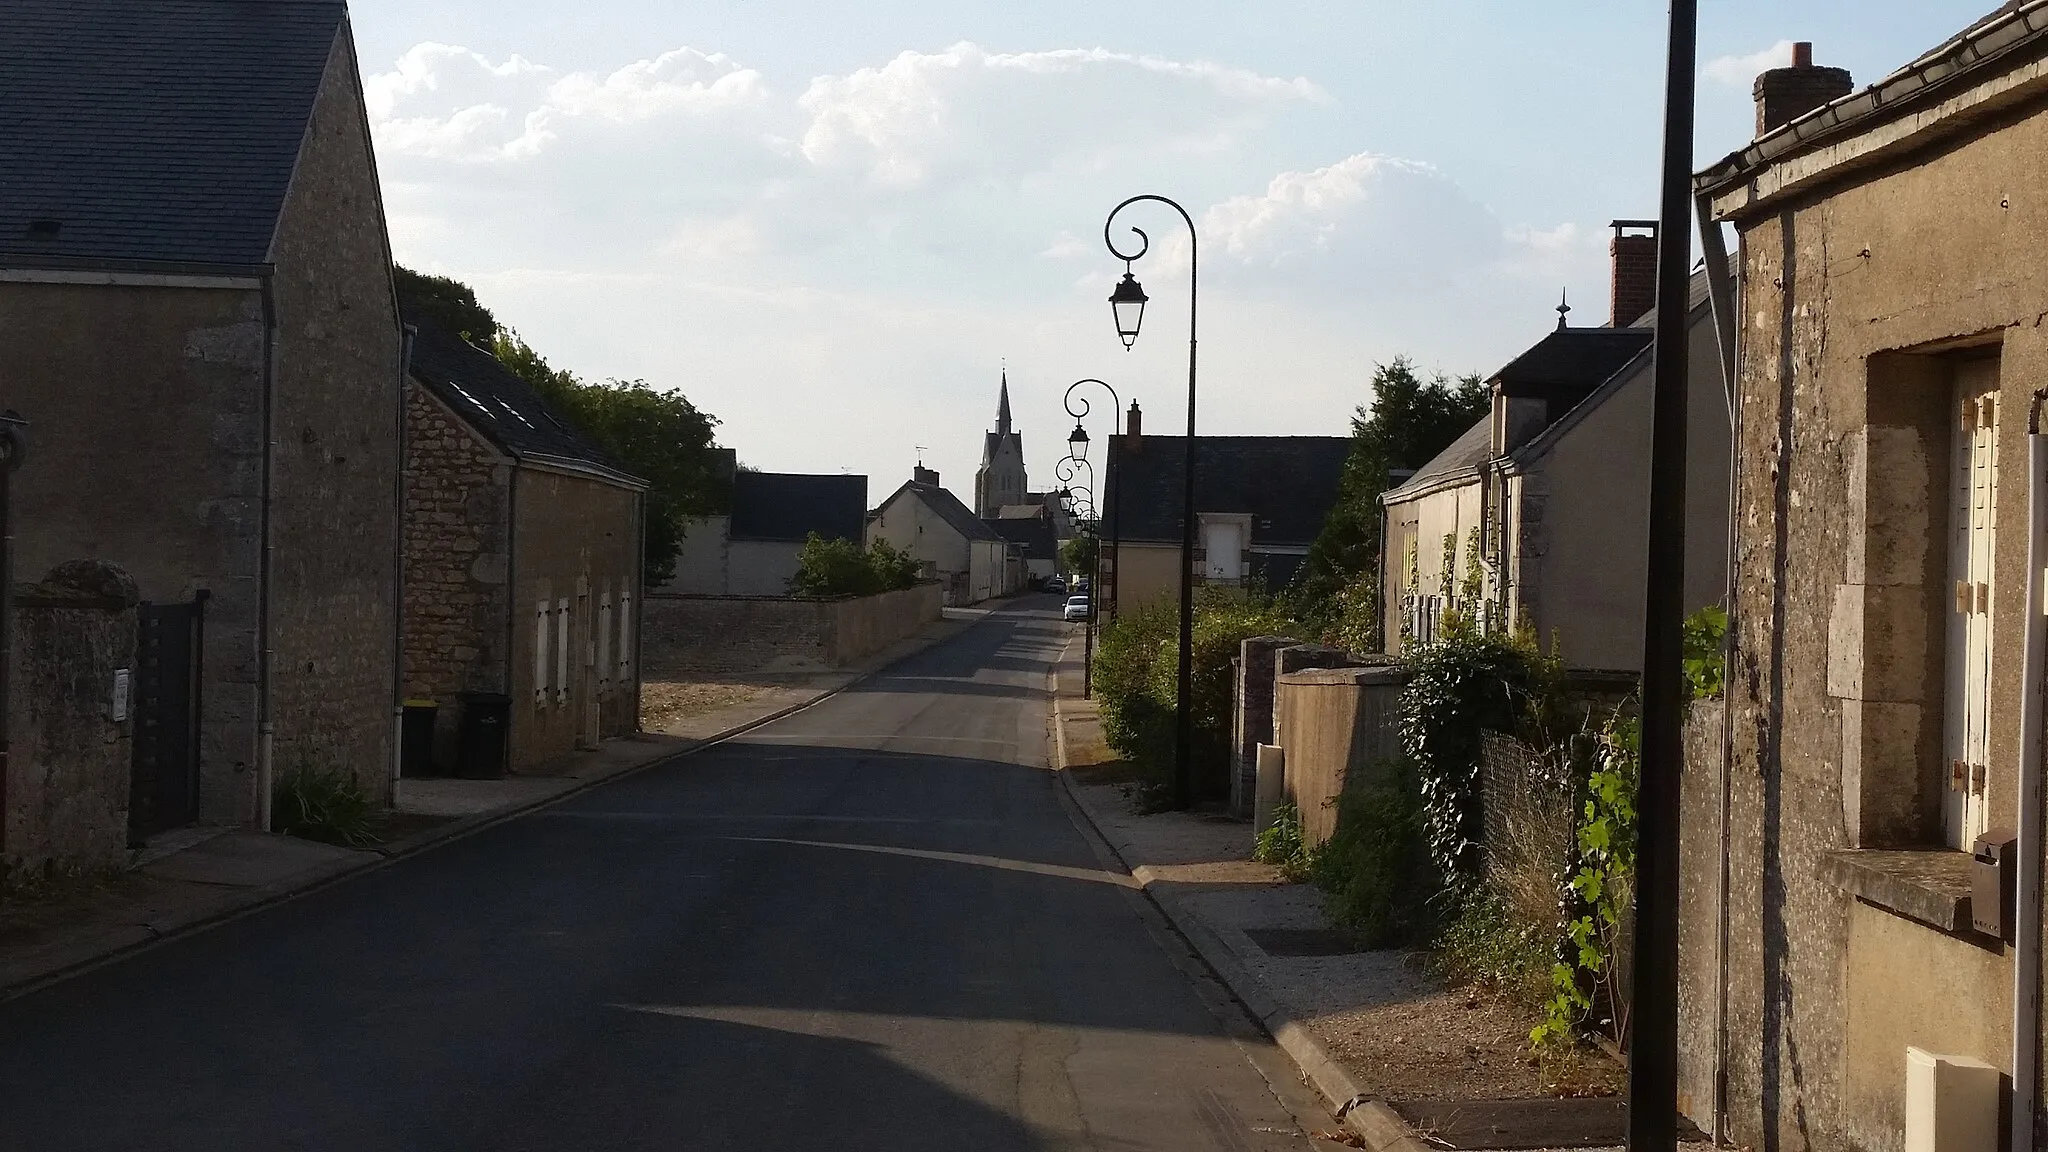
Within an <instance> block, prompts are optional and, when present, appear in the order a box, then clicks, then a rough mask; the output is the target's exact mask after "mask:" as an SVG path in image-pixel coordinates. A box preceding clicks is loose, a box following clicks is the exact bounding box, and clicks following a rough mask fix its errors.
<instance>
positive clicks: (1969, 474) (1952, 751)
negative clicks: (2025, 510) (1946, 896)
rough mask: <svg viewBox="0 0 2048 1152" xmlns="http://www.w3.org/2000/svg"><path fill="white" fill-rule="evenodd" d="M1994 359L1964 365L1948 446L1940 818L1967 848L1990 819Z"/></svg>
mask: <svg viewBox="0 0 2048 1152" xmlns="http://www.w3.org/2000/svg"><path fill="white" fill-rule="evenodd" d="M1997 387H1998V373H1997V367H1996V364H1995V363H1993V362H1987V361H1978V362H1973V363H1969V364H1965V365H1963V366H1961V368H1960V369H1959V370H1958V371H1957V373H1956V384H1955V405H1954V409H1953V411H1954V415H1955V425H1954V428H1955V440H1954V446H1953V448H1952V449H1951V452H1950V459H1949V471H1950V476H1951V484H1950V489H1949V501H1948V520H1949V548H1948V571H1949V581H1950V584H1949V589H1950V594H1951V597H1952V599H1951V602H1950V604H1949V605H1948V608H1949V612H1948V628H1947V636H1946V644H1945V646H1944V652H1943V655H1944V660H1943V680H1944V685H1943V687H1944V693H1945V698H1944V702H1943V724H1942V731H1943V737H1942V739H1943V750H1944V751H1945V752H1946V753H1947V762H1948V774H1947V777H1948V790H1947V794H1946V796H1945V797H1944V799H1943V805H1942V824H1943V829H1944V831H1945V832H1946V833H1947V836H1948V842H1949V844H1950V846H1952V847H1956V848H1968V847H1969V846H1970V845H1971V843H1972V842H1973V841H1974V840H1975V839H1976V838H1977V837H1978V836H1980V835H1982V834H1983V833H1984V831H1985V829H1986V826H1987V825H1988V823H1989V820H1988V819H1987V813H1986V811H1985V802H1984V801H1985V786H1986V784H1987V782H1988V781H1987V779H1986V778H1987V777H1988V776H1989V774H1990V766H1989V765H1990V754H1989V749H1990V740H1989V733H1988V726H1989V715H1990V710H1991V656H1992V652H1991V646H1992V636H1991V605H1992V596H1993V592H1994V588H1993V584H1992V539H1993V536H1994V535H1995V534H1996V533H1997V531H1998V482H1997V474H1998V397H1997V395H1996V394H1995V393H1996V389H1997Z"/></svg>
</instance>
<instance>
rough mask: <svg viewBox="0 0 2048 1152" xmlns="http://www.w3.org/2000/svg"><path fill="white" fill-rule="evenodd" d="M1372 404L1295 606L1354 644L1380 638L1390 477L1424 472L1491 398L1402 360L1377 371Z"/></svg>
mask: <svg viewBox="0 0 2048 1152" xmlns="http://www.w3.org/2000/svg"><path fill="white" fill-rule="evenodd" d="M1372 392H1373V398H1372V403H1371V404H1370V405H1369V406H1368V405H1360V406H1359V408H1358V411H1357V412H1356V413H1354V414H1353V415H1352V417H1351V454H1350V456H1349V457H1347V458H1346V460H1345V462H1344V473H1343V477H1342V478H1341V480H1340V481H1339V482H1338V488H1337V503H1336V505H1335V506H1334V507H1332V508H1331V509H1330V514H1329V517H1328V518H1327V519H1325V520H1324V521H1323V528H1322V531H1321V533H1320V534H1318V535H1317V536H1316V539H1315V543H1314V544H1312V545H1310V547H1309V553H1308V557H1307V559H1306V560H1304V561H1303V563H1302V569H1301V573H1300V575H1298V576H1297V577H1295V584H1294V587H1293V588H1292V589H1290V590H1289V599H1290V601H1291V602H1292V603H1293V604H1294V605H1295V606H1296V611H1297V613H1298V614H1300V615H1301V616H1302V617H1303V618H1304V619H1307V620H1309V621H1311V622H1314V623H1317V624H1319V625H1321V626H1323V627H1324V628H1325V629H1328V630H1331V631H1333V632H1335V631H1342V632H1343V633H1345V634H1346V637H1347V639H1350V640H1352V641H1353V642H1355V641H1356V639H1357V638H1362V637H1367V636H1370V635H1373V634H1375V633H1376V632H1377V618H1378V598H1379V589H1378V588H1377V586H1375V585H1374V584H1373V579H1374V574H1375V573H1376V572H1377V571H1378V568H1379V548H1380V507H1379V500H1380V494H1381V493H1383V492H1385V491H1386V490H1387V489H1388V488H1389V487H1390V484H1389V482H1388V481H1389V473H1390V472H1392V471H1394V470H1396V469H1414V468H1420V467H1422V466H1423V465H1424V464H1427V463H1429V461H1430V459H1431V458H1432V457H1434V456H1435V455H1436V454H1437V453H1439V452H1441V451H1443V450H1444V449H1445V448H1447V447H1449V446H1450V443H1451V441H1453V440H1456V439H1457V438H1458V437H1459V436H1461V435H1463V434H1464V432H1465V431H1466V430H1467V429H1469V428H1470V427H1471V426H1472V425H1473V423H1474V422H1475V421H1477V420H1478V419H1479V418H1480V417H1481V416H1483V415H1485V414H1486V411H1487V408H1488V405H1489V402H1490V398H1489V394H1488V390H1487V387H1486V383H1485V381H1483V380H1481V379H1480V377H1479V376H1478V375H1476V374H1472V375H1466V376H1458V377H1452V376H1447V375H1445V374H1443V373H1441V372H1438V373H1433V374H1431V375H1429V376H1427V377H1424V376H1421V375H1418V374H1417V372H1416V370H1415V365H1414V363H1413V362H1412V361H1410V360H1409V359H1408V358H1407V357H1405V356H1397V357H1395V358H1394V359H1393V360H1391V361H1389V362H1388V363H1385V364H1380V365H1377V366H1375V367H1374V369H1373V374H1372Z"/></svg>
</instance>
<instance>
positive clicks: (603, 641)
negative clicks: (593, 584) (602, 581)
mask: <svg viewBox="0 0 2048 1152" xmlns="http://www.w3.org/2000/svg"><path fill="white" fill-rule="evenodd" d="M611 679H612V594H611V590H610V589H609V588H607V589H606V590H605V591H603V592H600V593H599V594H598V597H597V682H598V683H599V684H600V685H605V684H609V683H611Z"/></svg>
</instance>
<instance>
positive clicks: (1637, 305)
mask: <svg viewBox="0 0 2048 1152" xmlns="http://www.w3.org/2000/svg"><path fill="white" fill-rule="evenodd" d="M1612 227H1613V229H1614V240H1613V242H1612V243H1610V244H1608V246H1607V254H1608V256H1610V257H1612V264H1613V268H1614V274H1613V277H1612V280H1611V282H1610V291H1609V294H1608V302H1609V304H1610V305H1611V310H1610V312H1609V319H1608V321H1607V325H1608V327H1610V328H1626V327H1628V326H1629V325H1631V324H1634V323H1635V322H1636V321H1638V320H1641V319H1642V318H1643V317H1644V316H1647V315H1648V314H1649V312H1650V310H1651V309H1652V308H1655V307H1656V306H1657V222H1656V221H1655V220H1616V221H1614V223H1613V225H1612Z"/></svg>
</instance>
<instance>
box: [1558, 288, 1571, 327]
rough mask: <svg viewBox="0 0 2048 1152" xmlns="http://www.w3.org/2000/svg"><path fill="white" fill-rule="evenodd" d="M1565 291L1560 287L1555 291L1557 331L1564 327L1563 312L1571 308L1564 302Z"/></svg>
mask: <svg viewBox="0 0 2048 1152" xmlns="http://www.w3.org/2000/svg"><path fill="white" fill-rule="evenodd" d="M1565 291H1566V290H1565V289H1562V288H1560V289H1558V291H1557V330H1558V331H1559V332H1562V331H1564V329H1565V320H1564V317H1565V313H1567V312H1570V311H1571V310H1572V306H1571V305H1570V304H1568V303H1566V302H1565Z"/></svg>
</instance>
